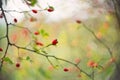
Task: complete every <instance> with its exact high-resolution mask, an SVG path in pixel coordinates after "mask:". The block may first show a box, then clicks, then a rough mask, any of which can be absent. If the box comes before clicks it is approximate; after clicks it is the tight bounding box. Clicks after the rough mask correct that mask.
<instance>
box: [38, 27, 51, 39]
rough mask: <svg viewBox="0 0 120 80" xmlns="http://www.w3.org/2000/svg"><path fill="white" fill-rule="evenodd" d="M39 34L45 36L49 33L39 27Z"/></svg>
mask: <svg viewBox="0 0 120 80" xmlns="http://www.w3.org/2000/svg"><path fill="white" fill-rule="evenodd" d="M39 32H40V34H41V35H42V37H47V36H49V34H48V33H47V32H46V31H45V30H44V29H41V30H39Z"/></svg>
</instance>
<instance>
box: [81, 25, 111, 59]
mask: <svg viewBox="0 0 120 80" xmlns="http://www.w3.org/2000/svg"><path fill="white" fill-rule="evenodd" d="M83 27H84V28H85V29H86V30H88V31H89V32H90V33H92V35H93V36H94V37H95V39H96V40H98V41H99V42H100V43H101V44H102V45H103V46H104V47H105V48H106V49H107V50H108V52H109V54H110V56H111V57H113V54H112V51H111V50H110V48H109V46H108V45H107V44H105V43H104V42H103V41H102V40H100V39H98V38H97V36H96V34H95V33H94V31H92V30H91V29H89V28H88V27H87V26H86V25H85V24H84V23H83Z"/></svg>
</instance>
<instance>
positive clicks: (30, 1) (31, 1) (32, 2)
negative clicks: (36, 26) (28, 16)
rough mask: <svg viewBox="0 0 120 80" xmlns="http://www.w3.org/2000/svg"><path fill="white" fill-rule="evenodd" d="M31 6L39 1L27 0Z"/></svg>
mask: <svg viewBox="0 0 120 80" xmlns="http://www.w3.org/2000/svg"><path fill="white" fill-rule="evenodd" d="M27 3H29V5H30V6H34V5H35V4H36V3H37V0H27Z"/></svg>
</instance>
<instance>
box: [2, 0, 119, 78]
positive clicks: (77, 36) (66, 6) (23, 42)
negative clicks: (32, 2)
mask: <svg viewBox="0 0 120 80" xmlns="http://www.w3.org/2000/svg"><path fill="white" fill-rule="evenodd" d="M49 5H50V6H53V7H54V8H55V10H54V11H53V12H48V11H47V10H44V11H39V12H38V13H37V14H34V13H32V12H31V11H30V12H28V13H27V12H25V13H19V12H21V11H29V10H32V9H36V10H43V9H45V8H47V7H48V6H49ZM4 9H5V10H10V11H8V12H6V16H7V19H8V22H9V23H14V20H13V19H14V18H16V19H17V20H18V22H17V23H15V25H16V26H9V27H10V28H9V31H10V32H9V38H10V41H11V42H12V43H15V44H17V45H19V46H23V47H26V46H27V45H28V44H29V43H31V42H32V41H33V40H34V38H37V40H38V41H40V42H42V43H43V44H44V45H48V44H49V43H51V41H52V40H53V39H56V38H57V39H58V44H57V46H50V47H48V48H46V49H45V50H46V52H47V53H48V54H50V55H54V56H56V57H59V58H62V59H66V60H69V61H71V62H74V63H76V60H80V64H79V66H80V68H81V69H83V70H84V71H85V72H87V73H88V74H91V73H92V71H93V70H92V69H91V68H90V67H89V66H88V65H87V63H88V62H89V61H90V60H93V61H95V62H96V63H98V64H99V65H100V66H102V67H104V69H102V68H101V67H99V68H95V69H94V70H95V80H109V78H110V76H111V75H112V73H113V71H114V68H115V66H114V64H113V63H110V64H109V61H110V59H111V56H110V54H109V52H108V50H107V48H106V47H105V46H103V44H101V43H100V42H99V41H98V40H97V39H96V38H95V37H94V35H93V34H92V33H91V32H90V31H89V30H88V29H86V27H87V28H89V29H90V30H92V31H93V32H94V33H95V35H96V37H97V38H98V39H99V40H101V41H103V42H104V43H105V44H107V46H108V47H109V48H110V49H111V50H112V52H113V56H114V57H115V58H116V56H117V55H115V53H116V51H115V49H114V46H115V43H116V40H117V36H116V35H117V32H116V28H115V26H116V22H115V20H114V11H113V7H112V6H108V5H107V3H106V1H104V0H92V1H90V0H65V1H64V0H60V1H59V0H54V1H53V0H44V1H42V0H38V3H37V4H36V6H34V7H29V6H28V5H26V4H25V2H24V0H9V1H8V4H7V6H4ZM11 10H15V11H11ZM17 11H19V12H17ZM31 19H32V20H31ZM77 20H80V21H81V23H80V24H79V23H77V22H76V21H77ZM19 27H24V28H19ZM26 28H28V29H29V30H30V31H31V33H29V31H28V30H27V29H26ZM5 30H6V28H5V22H4V19H3V18H1V19H0V37H1V36H3V35H5ZM38 30H39V31H41V30H42V31H43V32H44V33H46V34H47V35H43V34H40V35H39V36H34V32H35V31H38ZM0 47H3V48H5V47H6V39H2V40H0ZM28 47H29V48H31V46H28ZM3 54H4V52H1V53H0V57H2V56H3ZM7 56H8V57H9V58H10V59H11V61H12V62H13V64H10V63H9V62H5V63H4V67H3V76H2V77H3V78H4V75H8V76H9V77H10V78H7V79H6V80H56V79H57V80H91V79H90V78H89V77H87V76H86V75H85V74H83V73H81V74H80V73H79V71H78V70H77V69H76V68H75V67H74V66H73V65H70V64H68V63H66V62H62V61H58V60H56V59H54V58H50V60H51V62H52V63H53V65H54V66H55V68H53V67H52V66H51V65H50V63H49V62H48V61H47V59H46V58H45V57H44V56H41V55H38V54H35V53H32V52H29V51H25V50H21V49H19V51H18V49H17V48H15V47H10V48H9V51H8V55H7ZM19 58H22V59H19ZM17 62H20V65H21V66H20V68H16V66H15V64H16V63H17ZM64 68H68V69H69V71H68V72H64V70H63V69H64ZM2 77H1V78H2ZM1 80H2V79H1ZM3 80H5V79H3Z"/></svg>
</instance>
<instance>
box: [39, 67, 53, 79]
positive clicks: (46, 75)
mask: <svg viewBox="0 0 120 80" xmlns="http://www.w3.org/2000/svg"><path fill="white" fill-rule="evenodd" d="M39 72H40V73H41V75H42V76H44V77H45V78H51V77H50V74H49V73H48V72H46V71H45V70H44V69H42V68H39Z"/></svg>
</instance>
